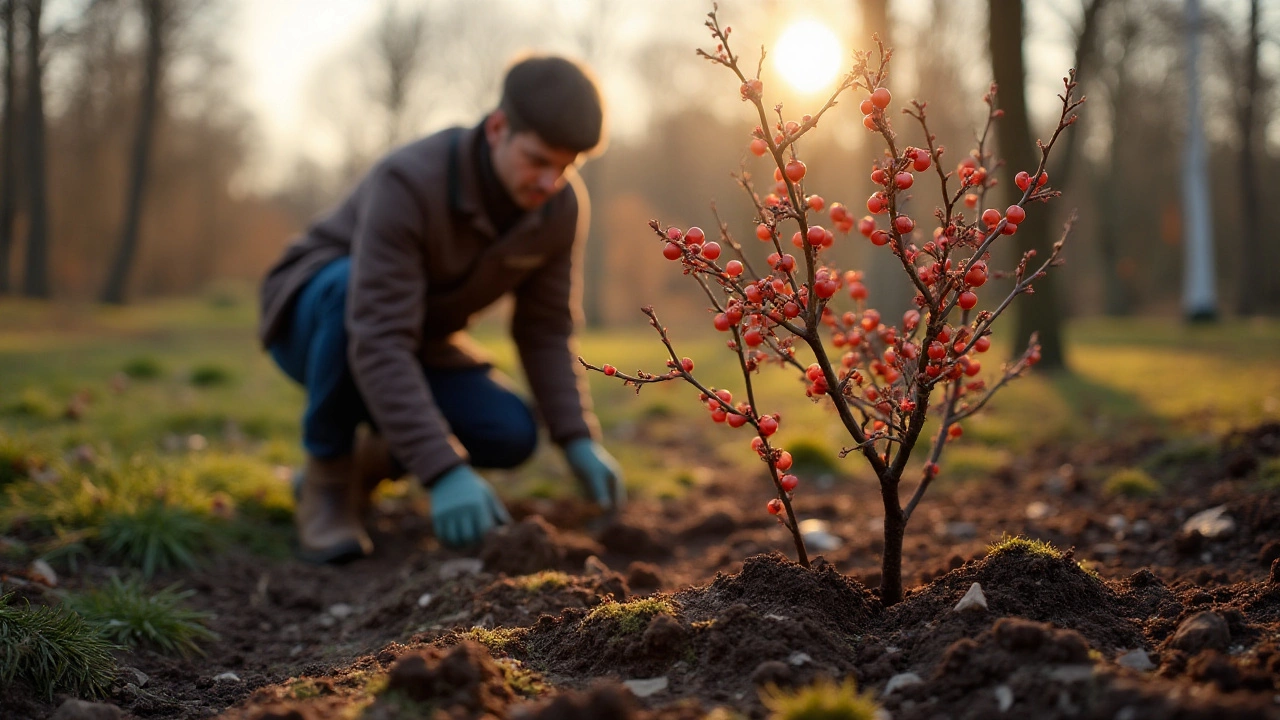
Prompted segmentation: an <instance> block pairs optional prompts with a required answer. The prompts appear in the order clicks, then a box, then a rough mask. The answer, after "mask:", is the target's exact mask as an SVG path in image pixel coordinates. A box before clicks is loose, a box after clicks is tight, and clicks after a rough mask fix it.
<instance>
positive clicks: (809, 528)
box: [799, 518, 831, 535]
mask: <svg viewBox="0 0 1280 720" xmlns="http://www.w3.org/2000/svg"><path fill="white" fill-rule="evenodd" d="M799 529H800V534H801V535H803V534H805V533H811V532H824V533H829V532H831V523H829V522H827V521H826V520H822V519H820V518H809V519H808V520H801V521H800V525H799Z"/></svg>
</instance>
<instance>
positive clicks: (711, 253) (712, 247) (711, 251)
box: [702, 242, 720, 260]
mask: <svg viewBox="0 0 1280 720" xmlns="http://www.w3.org/2000/svg"><path fill="white" fill-rule="evenodd" d="M702 257H704V258H706V259H708V260H715V259H716V258H718V257H720V243H715V242H709V243H707V244H706V245H703V246H702Z"/></svg>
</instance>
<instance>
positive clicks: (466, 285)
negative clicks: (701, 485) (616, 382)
mask: <svg viewBox="0 0 1280 720" xmlns="http://www.w3.org/2000/svg"><path fill="white" fill-rule="evenodd" d="M481 132H483V129H482V127H475V128H470V129H465V128H453V129H450V130H445V131H443V132H440V133H437V134H435V135H431V136H429V137H426V138H424V139H422V140H419V141H417V142H415V143H413V144H410V145H407V146H405V147H403V148H401V149H399V150H396V151H395V152H393V153H391V154H390V155H388V156H387V157H386V158H384V159H383V160H382V161H381V162H380V163H379V164H378V165H377V166H376V167H374V168H373V170H372V171H370V173H369V174H368V175H367V176H366V177H365V178H364V179H363V180H361V182H360V184H359V185H358V186H357V187H356V189H355V190H354V191H353V192H352V194H351V196H350V197H348V198H347V199H346V200H345V201H344V202H343V203H342V205H341V206H339V207H338V208H337V210H335V211H334V212H333V213H331V214H330V215H328V216H327V217H325V218H323V219H322V220H320V221H319V222H317V223H316V224H315V225H313V226H312V227H311V228H310V229H309V230H308V231H307V233H306V234H305V235H303V236H302V237H301V238H299V239H298V240H296V241H294V242H293V243H292V244H291V245H290V246H289V247H288V249H287V250H286V251H285V254H284V257H283V258H282V259H281V260H280V261H279V262H278V263H277V264H276V265H275V267H273V268H272V269H271V271H270V272H269V273H268V275H267V278H266V280H265V282H264V283H263V286H262V296H261V302H262V318H261V325H260V326H259V337H260V339H261V341H262V343H263V345H264V346H266V345H269V344H270V343H271V342H272V340H274V339H275V337H276V335H277V333H278V332H279V331H280V329H281V327H282V324H283V323H285V322H287V321H288V318H289V317H290V314H291V312H292V307H293V300H294V299H295V298H296V296H297V293H298V291H299V290H300V289H301V288H302V287H303V285H305V284H306V282H307V281H308V280H309V279H311V277H312V276H313V275H314V274H315V273H316V272H317V271H318V270H319V269H320V268H322V267H323V266H324V265H326V264H327V263H329V262H331V261H332V260H334V259H336V258H339V257H342V256H345V255H350V256H351V259H352V271H351V285H350V288H349V292H348V296H347V317H346V324H347V331H348V334H349V341H348V357H349V359H350V363H351V372H352V375H353V376H354V377H355V381H356V386H357V387H359V389H360V393H361V395H362V396H363V398H364V400H365V404H366V405H367V406H368V408H369V412H370V414H371V415H372V416H373V419H374V421H375V422H376V423H377V424H378V427H379V429H380V430H381V432H382V433H383V434H384V435H385V437H386V438H387V441H388V443H389V444H390V446H391V450H392V453H394V454H395V456H396V457H397V458H398V459H399V460H400V461H401V462H403V463H404V464H405V466H406V467H407V468H408V469H409V471H410V472H412V473H413V474H414V475H416V476H418V478H419V479H421V480H423V481H427V482H430V481H432V480H433V479H434V478H436V477H437V476H438V475H440V474H441V473H442V472H444V471H445V470H447V469H449V468H451V467H453V466H454V465H457V464H459V463H460V462H463V461H465V460H466V459H467V455H466V451H465V450H464V449H463V448H462V446H461V445H460V444H459V443H458V442H457V440H456V438H454V437H453V436H452V434H451V433H450V431H449V426H448V424H447V423H446V422H445V420H444V417H443V416H442V415H441V414H440V410H439V408H437V407H436V404H435V401H434V399H433V397H432V394H431V389H430V387H429V386H428V385H427V382H426V379H425V377H424V375H423V373H422V370H421V366H423V365H426V366H430V367H473V366H476V365H480V364H483V363H484V361H485V360H484V357H483V354H482V353H481V352H480V350H479V349H478V347H477V346H476V345H475V344H474V342H473V341H471V340H470V339H469V338H468V337H467V335H466V333H465V332H463V331H464V329H465V328H466V327H467V325H468V324H469V322H470V320H471V317H472V316H473V315H475V314H476V313H477V312H479V311H480V310H482V309H483V308H485V307H488V306H489V305H491V304H492V303H493V302H494V301H496V300H497V299H498V298H500V297H502V296H503V295H506V294H507V293H513V294H514V297H515V303H514V306H515V309H514V313H513V316H512V319H511V335H512V338H513V339H514V340H515V343H516V347H517V349H518V351H519V354H520V361H521V364H522V365H523V366H524V370H525V373H526V375H527V376H528V379H529V386H530V388H531V389H532V391H533V395H534V399H535V401H536V402H537V404H538V407H539V410H540V412H541V415H542V418H543V420H544V422H546V424H547V427H548V428H549V430H550V432H551V438H552V439H553V440H554V441H555V442H557V443H560V444H564V443H566V442H568V441H569V440H573V439H575V438H579V437H587V436H594V435H596V434H597V428H596V420H595V416H594V415H593V414H592V412H591V406H590V398H589V396H588V393H587V390H586V384H585V378H584V374H583V372H582V370H581V368H580V367H579V365H578V363H577V362H576V360H575V357H576V355H577V353H576V352H575V348H574V346H573V338H572V336H573V330H574V320H575V314H576V313H577V311H578V309H579V308H580V307H581V304H580V297H581V293H580V284H581V283H580V275H581V272H580V265H581V264H580V263H579V262H578V261H577V260H578V255H579V254H580V253H581V250H582V244H583V241H584V240H585V228H586V226H587V218H588V213H589V206H588V203H587V195H586V192H585V190H584V189H583V188H582V186H581V182H580V181H579V180H578V178H577V176H576V175H574V174H571V175H570V178H569V184H568V185H566V186H565V188H564V189H563V190H562V191H561V192H560V193H558V194H557V195H555V196H554V197H552V198H551V199H550V200H549V201H548V202H547V203H546V204H545V205H544V206H542V207H541V208H540V209H538V210H536V211H533V212H529V213H526V214H525V215H524V217H522V218H520V220H519V222H518V223H517V224H516V225H515V227H513V228H512V229H511V230H510V231H509V232H507V233H506V234H505V235H503V236H501V237H495V234H496V233H495V231H494V227H493V224H492V223H491V222H490V220H489V218H488V216H487V215H486V213H485V211H484V208H483V207H482V206H481V202H480V188H479V179H478V178H477V176H476V171H475V168H476V159H475V153H476V145H477V141H478V140H479V133H481ZM571 173H572V171H571Z"/></svg>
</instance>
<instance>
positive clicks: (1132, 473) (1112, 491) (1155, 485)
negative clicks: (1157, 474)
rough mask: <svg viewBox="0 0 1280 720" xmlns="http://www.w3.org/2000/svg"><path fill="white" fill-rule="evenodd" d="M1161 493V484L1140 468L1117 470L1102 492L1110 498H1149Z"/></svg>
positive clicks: (1105, 483)
mask: <svg viewBox="0 0 1280 720" xmlns="http://www.w3.org/2000/svg"><path fill="white" fill-rule="evenodd" d="M1160 491H1161V487H1160V483H1159V482H1157V481H1156V479H1155V478H1153V477H1151V475H1149V474H1148V473H1147V471H1145V470H1141V469H1139V468H1122V469H1120V470H1117V471H1115V472H1113V473H1111V474H1110V475H1109V476H1107V480H1106V482H1104V483H1103V484H1102V492H1103V494H1105V495H1107V496H1108V497H1117V496H1119V497H1127V498H1148V497H1155V496H1156V495H1159V494H1160Z"/></svg>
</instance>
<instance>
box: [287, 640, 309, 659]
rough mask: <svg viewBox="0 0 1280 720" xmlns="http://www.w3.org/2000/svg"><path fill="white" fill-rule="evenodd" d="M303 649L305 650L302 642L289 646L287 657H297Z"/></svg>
mask: <svg viewBox="0 0 1280 720" xmlns="http://www.w3.org/2000/svg"><path fill="white" fill-rule="evenodd" d="M303 650H306V648H305V647H303V646H302V643H298V644H297V645H294V646H293V647H291V648H289V657H297V656H299V655H301V654H302V651H303Z"/></svg>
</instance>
